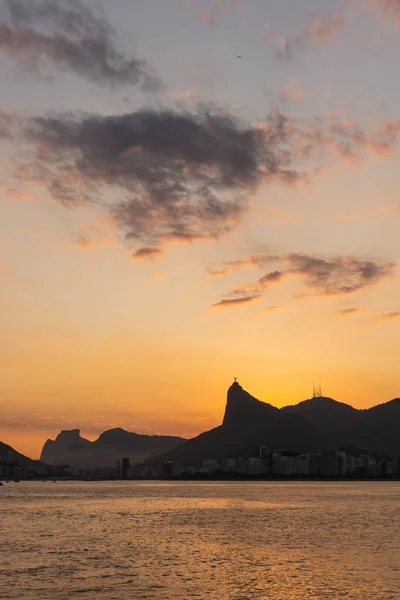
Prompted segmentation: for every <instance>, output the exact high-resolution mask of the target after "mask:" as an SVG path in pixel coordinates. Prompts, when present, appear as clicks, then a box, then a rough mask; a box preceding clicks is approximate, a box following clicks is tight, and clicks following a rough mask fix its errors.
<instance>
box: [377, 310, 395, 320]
mask: <svg viewBox="0 0 400 600" xmlns="http://www.w3.org/2000/svg"><path fill="white" fill-rule="evenodd" d="M379 318H380V319H389V320H391V319H398V318H400V310H394V311H392V312H387V313H382V314H380V315H379Z"/></svg>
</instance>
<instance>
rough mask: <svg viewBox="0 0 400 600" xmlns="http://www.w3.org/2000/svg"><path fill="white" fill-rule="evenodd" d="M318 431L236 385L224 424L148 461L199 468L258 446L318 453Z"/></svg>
mask: <svg viewBox="0 0 400 600" xmlns="http://www.w3.org/2000/svg"><path fill="white" fill-rule="evenodd" d="M321 443H322V441H321V440H320V434H319V431H318V429H317V428H316V427H315V426H313V425H312V424H311V423H309V422H308V421H307V420H305V419H304V418H302V417H301V416H297V415H290V414H285V413H283V412H282V411H281V410H279V409H278V408H276V407H274V406H272V405H271V404H266V403H265V402H261V401H260V400H257V398H254V396H251V395H250V394H249V393H248V392H246V391H245V390H243V388H242V387H241V386H240V385H239V383H237V382H234V383H233V384H232V385H231V386H230V388H229V390H228V394H227V402H226V408H225V414H224V418H223V421H222V424H221V425H220V426H219V427H216V428H215V429H211V430H210V431H206V432H205V433H202V434H200V435H199V436H197V437H196V438H193V439H191V440H188V441H186V442H185V443H183V444H182V445H180V446H178V447H177V448H174V449H173V450H171V451H169V452H167V453H165V454H163V455H162V456H156V457H152V458H151V459H149V460H148V461H146V462H147V463H148V464H150V465H156V464H159V463H160V462H162V461H164V460H171V461H172V462H174V463H175V464H177V465H179V466H182V467H184V466H188V465H199V464H201V462H202V461H203V460H204V459H207V458H216V459H221V458H226V457H229V456H237V455H240V453H241V452H243V453H246V448H248V447H250V446H254V445H263V444H266V445H269V446H270V447H271V448H272V447H273V448H291V449H293V450H295V451H299V452H301V451H303V450H304V449H305V448H309V449H310V450H317V448H318V447H319V446H320V445H321Z"/></svg>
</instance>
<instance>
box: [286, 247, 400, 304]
mask: <svg viewBox="0 0 400 600" xmlns="http://www.w3.org/2000/svg"><path fill="white" fill-rule="evenodd" d="M286 261H287V263H288V264H289V265H290V268H289V269H288V271H287V273H295V274H300V275H304V277H305V280H306V285H307V287H309V288H310V289H313V290H316V291H318V292H321V293H322V294H325V295H337V294H339V295H340V294H350V293H352V292H356V291H358V290H360V289H362V288H364V287H365V286H367V285H370V284H372V283H376V282H378V281H380V280H382V279H384V278H385V277H388V276H389V275H391V274H392V273H393V267H394V265H393V263H389V262H385V261H380V262H378V261H370V260H368V261H365V260H360V259H358V258H354V257H351V256H350V257H341V256H338V257H332V258H319V257H315V256H308V255H306V254H290V255H288V256H287V257H286Z"/></svg>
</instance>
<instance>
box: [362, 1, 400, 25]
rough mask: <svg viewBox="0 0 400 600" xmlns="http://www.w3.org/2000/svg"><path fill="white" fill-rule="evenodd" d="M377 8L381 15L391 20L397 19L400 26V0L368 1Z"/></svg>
mask: <svg viewBox="0 0 400 600" xmlns="http://www.w3.org/2000/svg"><path fill="white" fill-rule="evenodd" d="M367 2H368V3H369V4H372V5H373V6H375V7H376V8H377V9H378V10H379V11H380V13H381V14H382V15H383V16H384V17H387V18H389V19H391V20H393V19H395V20H396V21H397V24H398V25H400V2H399V0H367Z"/></svg>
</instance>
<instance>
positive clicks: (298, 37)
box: [268, 14, 346, 61]
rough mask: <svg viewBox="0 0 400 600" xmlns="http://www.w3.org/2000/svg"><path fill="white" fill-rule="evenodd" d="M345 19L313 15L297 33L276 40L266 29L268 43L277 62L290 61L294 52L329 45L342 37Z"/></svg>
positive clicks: (333, 15)
mask: <svg viewBox="0 0 400 600" xmlns="http://www.w3.org/2000/svg"><path fill="white" fill-rule="evenodd" d="M345 24H346V17H345V15H344V14H332V15H323V14H314V15H312V16H311V17H310V19H309V22H308V23H307V24H306V25H305V26H304V27H303V28H302V29H301V30H300V31H298V32H297V33H294V34H292V35H289V36H283V37H280V38H278V37H277V35H276V34H275V33H274V32H273V31H272V30H271V29H268V41H269V42H270V43H272V44H273V45H274V47H275V56H276V57H277V58H278V59H279V60H284V61H291V60H293V59H294V57H295V54H296V51H298V50H300V49H302V48H305V47H307V46H322V45H327V44H331V43H332V42H334V41H335V40H336V39H337V38H338V37H340V36H341V35H342V32H343V29H344V26H345Z"/></svg>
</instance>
